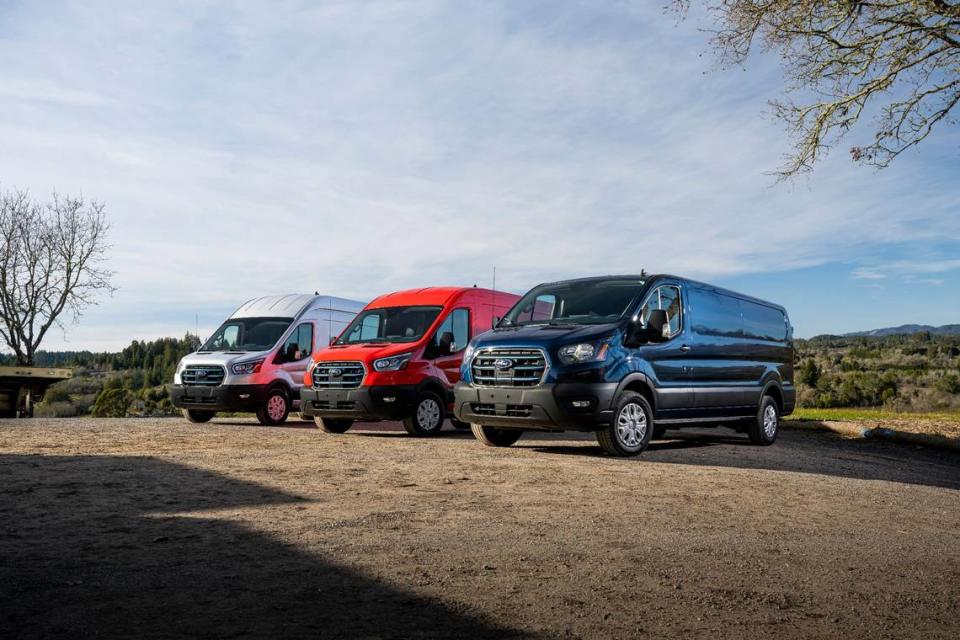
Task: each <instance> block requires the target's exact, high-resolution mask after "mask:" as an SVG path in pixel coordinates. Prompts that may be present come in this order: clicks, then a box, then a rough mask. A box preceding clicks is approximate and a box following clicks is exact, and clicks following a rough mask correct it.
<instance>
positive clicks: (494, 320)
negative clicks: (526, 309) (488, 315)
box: [490, 316, 501, 329]
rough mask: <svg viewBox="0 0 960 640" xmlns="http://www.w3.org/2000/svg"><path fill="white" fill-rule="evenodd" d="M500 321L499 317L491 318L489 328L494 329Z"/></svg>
mask: <svg viewBox="0 0 960 640" xmlns="http://www.w3.org/2000/svg"><path fill="white" fill-rule="evenodd" d="M500 320H501V318H500V316H493V326H491V327H490V328H491V329H496V328H497V325H498V324H500Z"/></svg>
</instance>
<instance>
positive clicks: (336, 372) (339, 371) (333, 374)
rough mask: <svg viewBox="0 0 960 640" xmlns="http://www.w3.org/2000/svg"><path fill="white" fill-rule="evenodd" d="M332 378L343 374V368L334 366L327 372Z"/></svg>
mask: <svg viewBox="0 0 960 640" xmlns="http://www.w3.org/2000/svg"><path fill="white" fill-rule="evenodd" d="M327 373H328V374H329V375H330V377H332V378H339V377H340V376H342V375H343V369H338V368H333V369H330V370H329V371H328V372H327Z"/></svg>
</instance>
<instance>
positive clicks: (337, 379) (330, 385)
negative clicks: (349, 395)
mask: <svg viewBox="0 0 960 640" xmlns="http://www.w3.org/2000/svg"><path fill="white" fill-rule="evenodd" d="M363 374H364V369H363V364H362V363H360V362H320V363H318V364H317V366H316V368H314V370H313V388H314V389H356V388H357V387H359V386H360V385H361V384H362V383H363Z"/></svg>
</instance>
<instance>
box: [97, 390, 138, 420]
mask: <svg viewBox="0 0 960 640" xmlns="http://www.w3.org/2000/svg"><path fill="white" fill-rule="evenodd" d="M132 401H133V396H132V394H131V393H130V392H129V391H127V390H126V389H104V390H103V393H101V394H100V397H98V398H97V401H96V403H95V404H94V405H93V411H91V412H90V413H91V414H92V415H93V416H94V417H97V418H122V417H124V416H125V415H127V410H128V409H129V408H130V403H131V402H132Z"/></svg>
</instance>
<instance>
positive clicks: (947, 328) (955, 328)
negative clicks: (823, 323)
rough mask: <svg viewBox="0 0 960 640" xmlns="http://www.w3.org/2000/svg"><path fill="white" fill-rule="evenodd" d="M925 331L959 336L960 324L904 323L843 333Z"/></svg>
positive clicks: (873, 333) (875, 333)
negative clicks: (934, 325) (937, 325)
mask: <svg viewBox="0 0 960 640" xmlns="http://www.w3.org/2000/svg"><path fill="white" fill-rule="evenodd" d="M924 332H928V333H931V334H932V335H935V336H958V335H960V324H945V325H943V326H942V327H933V326H930V325H929V324H902V325H900V326H899V327H887V328H885V329H873V330H871V331H857V332H855V333H845V334H843V335H844V337H859V336H896V335H911V334H914V333H924Z"/></svg>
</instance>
